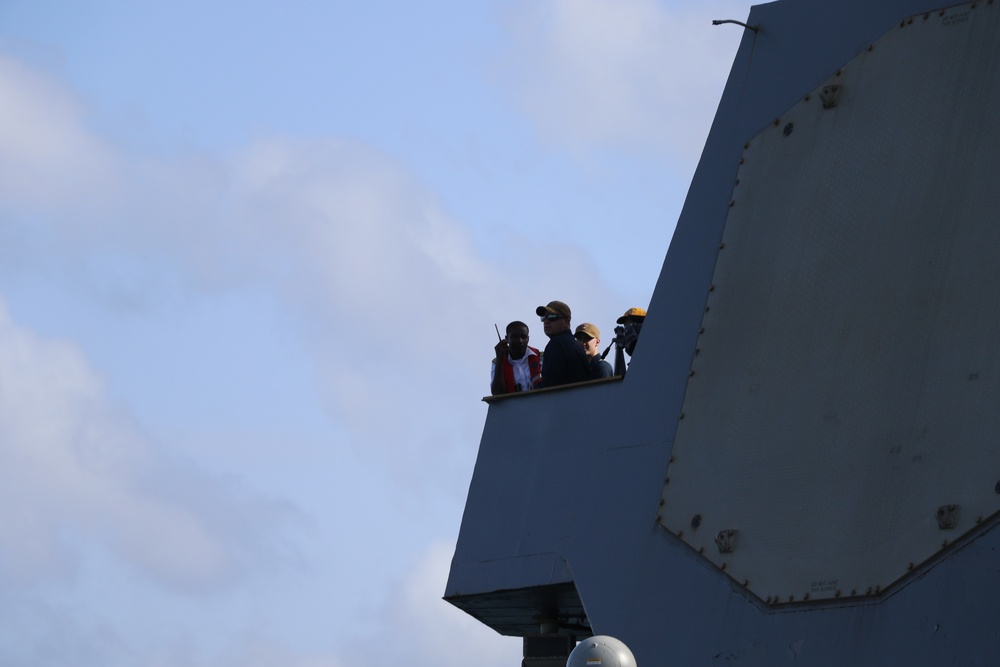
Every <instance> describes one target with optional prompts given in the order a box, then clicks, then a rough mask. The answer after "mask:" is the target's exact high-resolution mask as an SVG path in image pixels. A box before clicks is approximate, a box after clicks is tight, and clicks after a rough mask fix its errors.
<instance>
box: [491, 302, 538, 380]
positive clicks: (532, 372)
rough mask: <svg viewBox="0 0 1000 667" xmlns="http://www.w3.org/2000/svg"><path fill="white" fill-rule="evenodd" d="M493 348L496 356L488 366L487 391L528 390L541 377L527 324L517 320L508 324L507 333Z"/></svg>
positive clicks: (536, 353) (536, 352) (535, 350)
mask: <svg viewBox="0 0 1000 667" xmlns="http://www.w3.org/2000/svg"><path fill="white" fill-rule="evenodd" d="M494 349H495V350H496V358H495V359H494V360H493V367H492V368H491V369H490V392H491V393H492V394H493V395H494V396H499V395H500V394H510V393H513V392H515V391H529V390H531V389H534V388H535V387H536V386H538V383H539V382H541V381H542V358H541V356H539V354H538V350H537V349H536V348H533V347H530V346H529V345H528V325H527V324H525V323H524V322H517V321H515V322H511V323H510V324H508V325H507V337H506V338H504V339H502V340H501V341H500V342H499V343H497V344H496V346H495V348H494ZM497 367H499V368H500V372H499V373H497Z"/></svg>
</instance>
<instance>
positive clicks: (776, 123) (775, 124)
mask: <svg viewBox="0 0 1000 667" xmlns="http://www.w3.org/2000/svg"><path fill="white" fill-rule="evenodd" d="M780 124H781V119H780V118H775V119H774V123H773V125H774V126H775V127H778V125H780Z"/></svg>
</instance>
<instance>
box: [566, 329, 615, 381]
mask: <svg viewBox="0 0 1000 667" xmlns="http://www.w3.org/2000/svg"><path fill="white" fill-rule="evenodd" d="M573 335H574V336H575V337H576V340H577V342H578V343H580V347H582V348H583V351H584V353H585V354H586V355H587V358H588V359H590V379H591V380H596V379H597V378H609V377H611V376H613V375H614V374H615V372H614V369H613V368H611V364H609V363H608V362H606V361H604V357H603V356H602V355H601V350H600V349H599V348H600V346H601V330H600V329H598V328H597V327H596V326H594V325H593V324H591V323H590V322H584V323H583V324H581V325H580V326H578V327H577V328H576V332H575V333H574V334H573Z"/></svg>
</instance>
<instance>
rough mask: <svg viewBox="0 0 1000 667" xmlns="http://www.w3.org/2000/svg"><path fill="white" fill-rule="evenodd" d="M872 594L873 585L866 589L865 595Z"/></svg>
mask: <svg viewBox="0 0 1000 667" xmlns="http://www.w3.org/2000/svg"><path fill="white" fill-rule="evenodd" d="M871 594H872V587H871V586H869V587H868V590H866V591H865V595H871Z"/></svg>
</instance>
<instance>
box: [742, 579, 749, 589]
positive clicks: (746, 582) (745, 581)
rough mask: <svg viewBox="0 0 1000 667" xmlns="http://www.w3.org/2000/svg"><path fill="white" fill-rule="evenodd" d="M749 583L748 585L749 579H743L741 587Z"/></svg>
mask: <svg viewBox="0 0 1000 667" xmlns="http://www.w3.org/2000/svg"><path fill="white" fill-rule="evenodd" d="M749 585H750V580H749V579H744V580H743V587H744V588H746V587H747V586H749Z"/></svg>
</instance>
